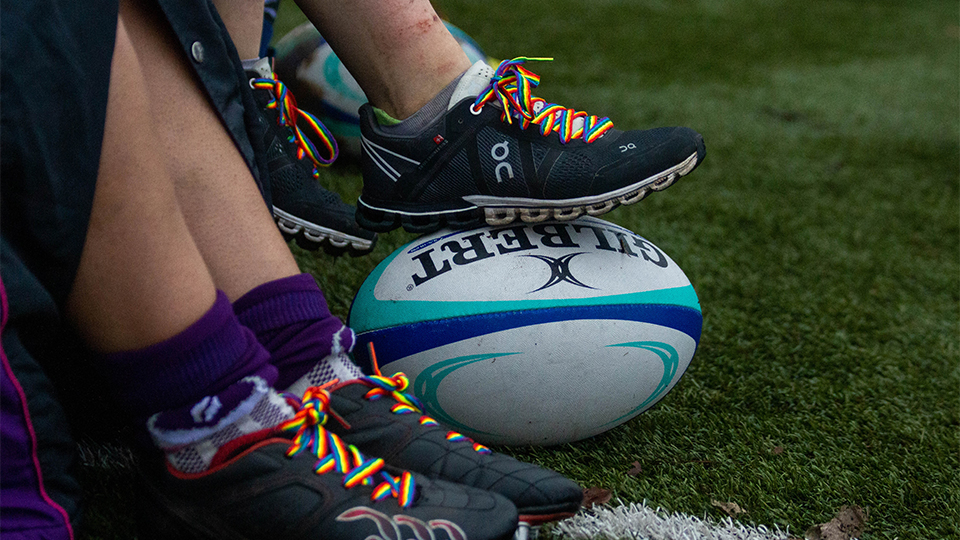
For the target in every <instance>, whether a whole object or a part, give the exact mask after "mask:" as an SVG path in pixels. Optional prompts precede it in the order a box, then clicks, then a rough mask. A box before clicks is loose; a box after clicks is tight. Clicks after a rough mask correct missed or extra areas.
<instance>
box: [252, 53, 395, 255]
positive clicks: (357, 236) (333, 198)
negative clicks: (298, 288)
mask: <svg viewBox="0 0 960 540" xmlns="http://www.w3.org/2000/svg"><path fill="white" fill-rule="evenodd" d="M247 76H248V77H250V85H251V86H252V87H253V94H254V97H255V98H256V100H257V104H258V105H260V111H261V113H262V115H263V118H264V120H265V121H266V124H267V129H266V133H265V135H264V148H265V149H266V152H267V164H268V167H269V170H270V184H271V195H272V198H273V216H274V219H275V220H276V222H277V226H278V227H279V228H280V232H282V233H283V235H284V237H286V238H287V239H288V240H289V239H296V242H297V244H298V245H299V246H300V247H302V248H304V249H310V250H317V249H320V248H321V247H322V248H323V249H324V250H325V251H327V252H328V253H330V254H333V255H339V254H342V253H349V254H351V255H364V254H366V253H369V252H370V250H372V249H373V246H374V244H375V243H376V241H377V235H376V233H374V232H372V231H370V230H365V229H363V228H362V227H360V226H359V225H358V224H357V222H356V218H355V214H356V208H355V207H354V206H353V205H350V204H347V203H345V202H343V199H341V198H340V195H338V194H336V193H333V192H331V191H329V190H327V189H325V188H324V187H323V186H321V185H320V182H319V180H318V178H319V173H318V172H317V167H320V166H326V165H330V164H331V163H333V161H334V160H335V159H336V157H337V143H336V141H334V140H333V137H332V136H330V135H329V133H327V131H326V128H324V127H323V124H321V123H320V121H319V120H317V119H316V118H315V117H313V116H312V115H310V114H309V113H307V112H305V111H301V110H300V109H298V108H297V106H296V100H295V99H294V98H293V94H291V93H290V92H289V91H288V90H287V88H286V86H285V85H284V84H283V83H282V82H280V81H279V80H277V78H276V76H275V75H274V74H273V72H272V71H270V69H269V60H267V59H264V60H262V61H261V63H260V64H258V65H257V67H256V68H255V69H253V70H248V71H247ZM298 118H302V120H301V122H302V123H306V124H308V125H310V126H311V127H312V128H314V131H315V133H316V134H317V135H318V136H319V139H320V142H321V143H322V144H321V148H319V149H318V148H317V147H316V146H315V145H314V144H313V142H312V141H310V139H308V138H307V137H306V135H305V134H304V133H303V131H302V130H301V129H300V128H299V127H297V119H298Z"/></svg>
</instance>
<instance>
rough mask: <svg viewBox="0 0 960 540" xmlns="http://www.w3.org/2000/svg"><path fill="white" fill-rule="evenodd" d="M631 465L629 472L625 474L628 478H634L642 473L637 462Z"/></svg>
mask: <svg viewBox="0 0 960 540" xmlns="http://www.w3.org/2000/svg"><path fill="white" fill-rule="evenodd" d="M632 465H633V467H630V470H629V471H627V474H629V475H630V476H636V475H638V474H640V473H642V472H643V468H641V467H640V462H639V461H634V462H633V463H632Z"/></svg>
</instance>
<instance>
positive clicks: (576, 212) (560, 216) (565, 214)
mask: <svg viewBox="0 0 960 540" xmlns="http://www.w3.org/2000/svg"><path fill="white" fill-rule="evenodd" d="M581 214H583V207H580V206H576V207H574V208H556V209H554V211H553V217H554V218H555V219H557V220H559V221H569V220H571V219H577V218H578V217H580V215H581Z"/></svg>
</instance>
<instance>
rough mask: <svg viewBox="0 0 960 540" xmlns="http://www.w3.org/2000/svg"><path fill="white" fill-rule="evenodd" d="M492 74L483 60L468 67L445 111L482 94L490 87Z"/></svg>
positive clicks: (490, 68)
mask: <svg viewBox="0 0 960 540" xmlns="http://www.w3.org/2000/svg"><path fill="white" fill-rule="evenodd" d="M493 74H494V70H493V68H492V67H490V66H488V65H487V64H486V62H484V61H483V60H477V63H476V64H474V65H472V66H470V69H468V70H467V71H466V72H464V74H463V76H461V77H460V82H459V83H458V84H457V87H456V88H455V89H454V91H453V95H452V96H450V102H449V105H448V106H447V110H449V109H452V108H453V107H454V105H456V104H457V103H460V102H461V101H463V100H464V99H466V98H475V97H477V96H478V95H480V92H483V91H484V89H486V87H487V86H489V85H490V79H491V78H493Z"/></svg>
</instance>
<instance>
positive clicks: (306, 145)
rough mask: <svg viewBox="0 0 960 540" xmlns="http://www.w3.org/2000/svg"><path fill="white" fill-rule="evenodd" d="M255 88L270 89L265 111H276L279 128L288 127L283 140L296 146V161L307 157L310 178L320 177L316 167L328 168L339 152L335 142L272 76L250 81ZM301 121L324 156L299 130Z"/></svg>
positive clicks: (324, 127) (325, 127)
mask: <svg viewBox="0 0 960 540" xmlns="http://www.w3.org/2000/svg"><path fill="white" fill-rule="evenodd" d="M253 87H254V88H255V89H263V90H270V97H271V99H270V102H269V103H267V108H268V109H276V110H277V112H278V114H279V119H278V121H279V123H280V125H283V126H286V127H288V128H290V131H291V134H290V136H289V138H288V139H287V140H288V141H290V142H291V143H294V144H296V146H297V159H303V158H304V156H306V157H308V158H309V159H310V161H312V162H313V176H314V178H318V177H319V176H320V173H319V171H318V170H317V167H329V166H330V164H332V163H333V162H334V161H336V159H337V155H338V154H339V153H340V150H339V149H338V148H337V141H336V140H335V139H334V138H333V134H332V133H331V132H330V130H329V129H327V126H325V125H323V123H322V122H320V120H318V119H317V117H316V116H314V115H312V114H310V113H308V112H307V111H304V110H302V109H299V108H297V100H296V98H294V97H293V93H292V92H290V90H289V89H288V88H287V85H285V84H283V83H282V82H280V80H279V79H277V76H276V75H275V74H274V75H273V76H272V77H271V78H269V79H266V78H258V79H254V80H253ZM301 119H302V120H303V121H304V122H303V123H305V124H306V125H307V126H308V127H309V128H310V129H311V130H312V131H313V133H314V134H316V136H317V137H318V138H319V139H320V142H321V144H322V145H323V150H324V154H323V155H321V154H320V151H319V150H318V149H317V146H316V145H314V144H313V141H311V140H310V138H308V137H307V135H306V134H305V133H304V131H303V130H302V129H300V125H299V122H298V121H299V120H301Z"/></svg>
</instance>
